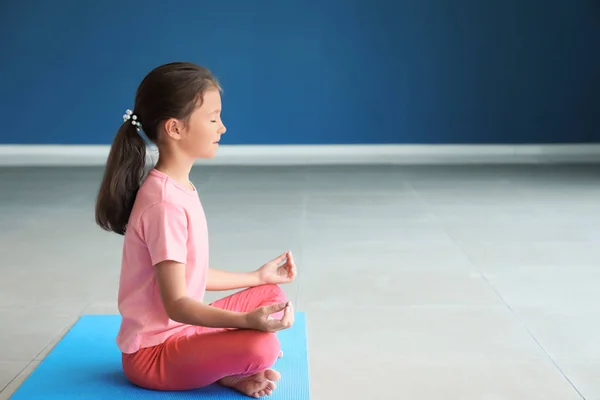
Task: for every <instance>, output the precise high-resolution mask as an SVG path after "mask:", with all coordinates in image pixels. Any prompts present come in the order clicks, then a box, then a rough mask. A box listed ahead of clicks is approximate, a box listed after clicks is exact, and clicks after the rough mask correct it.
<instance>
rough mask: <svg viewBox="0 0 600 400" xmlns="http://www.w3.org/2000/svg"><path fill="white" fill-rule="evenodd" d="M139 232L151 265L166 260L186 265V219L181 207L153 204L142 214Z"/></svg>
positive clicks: (165, 203) (169, 204)
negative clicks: (146, 247)
mask: <svg viewBox="0 0 600 400" xmlns="http://www.w3.org/2000/svg"><path fill="white" fill-rule="evenodd" d="M140 231H141V232H140V233H141V236H142V237H143V239H144V241H145V242H146V246H148V251H149V252H150V259H151V260H152V265H156V264H158V263H160V262H162V261H166V260H171V261H175V262H180V263H183V264H185V263H187V239H188V218H187V213H186V212H185V210H184V209H183V207H181V206H177V205H175V204H172V203H167V202H162V203H158V204H154V205H153V206H152V207H150V208H149V209H147V210H146V211H145V212H144V213H143V214H142V216H141V220H140Z"/></svg>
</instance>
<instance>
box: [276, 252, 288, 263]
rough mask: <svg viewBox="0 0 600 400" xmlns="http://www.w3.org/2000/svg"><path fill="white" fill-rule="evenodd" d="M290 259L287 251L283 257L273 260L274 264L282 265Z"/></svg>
mask: <svg viewBox="0 0 600 400" xmlns="http://www.w3.org/2000/svg"><path fill="white" fill-rule="evenodd" d="M287 258H288V252H287V251H286V252H285V253H283V254H282V255H280V256H278V257H277V258H275V259H274V260H273V262H275V263H277V264H281V263H282V262H284V261H285V260H287Z"/></svg>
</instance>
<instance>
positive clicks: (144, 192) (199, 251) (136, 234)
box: [117, 169, 208, 353]
mask: <svg viewBox="0 0 600 400" xmlns="http://www.w3.org/2000/svg"><path fill="white" fill-rule="evenodd" d="M165 260H173V261H177V262H180V263H183V264H185V265H186V287H187V294H188V296H190V297H193V298H195V299H197V300H200V301H201V300H202V299H203V297H204V293H205V290H206V276H207V272H208V231H207V224H206V217H205V215H204V210H203V208H202V205H201V203H200V198H199V196H198V193H197V191H196V190H194V189H191V188H187V187H185V186H183V185H181V184H179V183H178V182H176V181H175V180H173V179H171V178H169V177H168V176H167V175H166V174H164V173H162V172H160V171H158V170H156V169H152V170H150V172H149V174H148V176H147V177H146V179H145V181H144V183H143V184H142V187H141V188H140V190H139V192H138V194H137V197H136V200H135V204H134V206H133V210H132V212H131V216H130V219H129V223H128V225H127V232H126V233H125V239H124V247H123V260H122V265H121V278H120V284H119V298H118V301H119V311H120V313H121V316H122V322H121V328H120V330H119V334H118V336H117V344H118V346H119V348H120V349H121V351H122V352H124V353H134V352H135V351H137V350H139V349H140V348H143V347H150V346H154V345H157V344H160V343H162V342H163V341H164V340H165V339H167V338H168V337H169V336H171V335H173V334H175V333H177V332H180V331H181V330H183V329H185V328H186V327H187V325H184V324H181V323H178V322H175V321H173V320H171V319H169V317H168V316H167V313H166V311H165V309H164V307H163V304H162V300H161V297H160V291H159V288H158V284H157V282H156V277H155V271H154V267H153V266H154V265H156V264H158V263H160V262H161V261H165Z"/></svg>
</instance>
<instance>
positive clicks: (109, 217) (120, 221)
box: [96, 121, 146, 235]
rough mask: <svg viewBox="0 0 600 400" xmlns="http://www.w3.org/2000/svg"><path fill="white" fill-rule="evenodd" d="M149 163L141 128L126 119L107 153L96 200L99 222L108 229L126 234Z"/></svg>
mask: <svg viewBox="0 0 600 400" xmlns="http://www.w3.org/2000/svg"><path fill="white" fill-rule="evenodd" d="M145 166H146V143H145V141H144V139H143V138H142V137H141V136H140V134H139V132H138V128H137V127H136V126H135V125H134V124H133V123H132V122H131V121H125V122H124V123H123V125H121V128H119V131H118V132H117V134H116V136H115V139H114V141H113V144H112V146H111V148H110V152H109V154H108V159H107V162H106V169H105V172H104V177H103V178H102V183H101V184H100V190H99V191H98V198H97V200H96V223H97V224H98V225H99V226H100V227H101V228H102V229H104V230H106V231H112V232H115V233H118V234H120V235H124V234H125V230H126V227H127V223H128V222H129V215H130V214H131V209H132V208H133V203H134V201H135V197H136V195H137V192H138V190H139V188H140V185H141V183H142V179H143V176H144V170H145Z"/></svg>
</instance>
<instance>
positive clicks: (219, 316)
mask: <svg viewBox="0 0 600 400" xmlns="http://www.w3.org/2000/svg"><path fill="white" fill-rule="evenodd" d="M155 269H156V278H157V281H158V286H159V289H160V295H161V298H162V302H163V305H164V308H165V311H166V312H167V315H168V316H169V318H170V319H172V320H173V321H177V322H180V323H183V324H188V325H196V326H205V327H210V328H238V329H248V328H250V327H251V326H250V324H251V322H249V321H248V314H247V313H241V312H234V311H228V310H222V309H219V308H216V307H211V306H209V305H207V304H204V303H202V302H200V301H198V300H195V299H193V298H191V297H189V296H188V295H187V293H186V287H185V264H182V263H178V262H175V261H163V262H161V263H159V264H157V265H156V267H155Z"/></svg>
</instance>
